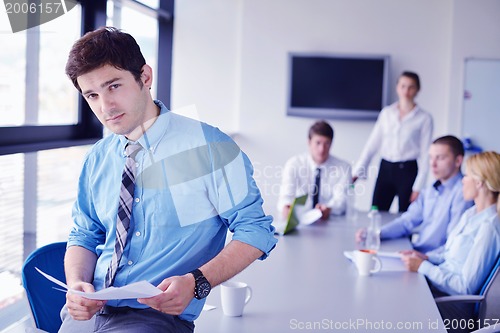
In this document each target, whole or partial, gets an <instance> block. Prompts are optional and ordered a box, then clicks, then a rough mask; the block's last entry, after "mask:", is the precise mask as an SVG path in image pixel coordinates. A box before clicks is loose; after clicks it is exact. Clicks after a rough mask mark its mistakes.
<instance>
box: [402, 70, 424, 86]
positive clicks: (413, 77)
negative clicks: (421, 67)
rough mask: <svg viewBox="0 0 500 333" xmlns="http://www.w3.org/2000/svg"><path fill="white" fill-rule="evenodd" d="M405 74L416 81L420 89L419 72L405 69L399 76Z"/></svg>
mask: <svg viewBox="0 0 500 333" xmlns="http://www.w3.org/2000/svg"><path fill="white" fill-rule="evenodd" d="M403 76H404V77H407V78H410V79H412V80H413V81H414V82H415V85H416V86H417V90H420V78H419V77H418V74H417V73H414V72H410V71H404V72H403V73H401V75H400V76H399V78H401V77H403ZM398 80H399V79H398Z"/></svg>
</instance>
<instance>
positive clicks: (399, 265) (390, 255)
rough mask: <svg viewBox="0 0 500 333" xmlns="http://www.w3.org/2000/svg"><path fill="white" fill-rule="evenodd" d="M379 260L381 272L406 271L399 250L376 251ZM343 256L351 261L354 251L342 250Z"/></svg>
mask: <svg viewBox="0 0 500 333" xmlns="http://www.w3.org/2000/svg"><path fill="white" fill-rule="evenodd" d="M377 255H378V257H379V259H380V261H381V262H382V270H381V271H382V272H404V271H407V269H406V267H405V265H404V264H403V261H401V254H400V253H399V252H383V251H382V252H378V253H377ZM344 256H345V257H346V258H347V259H349V260H350V261H353V257H354V251H344Z"/></svg>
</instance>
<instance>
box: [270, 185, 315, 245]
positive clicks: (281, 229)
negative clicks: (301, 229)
mask: <svg viewBox="0 0 500 333" xmlns="http://www.w3.org/2000/svg"><path fill="white" fill-rule="evenodd" d="M306 200H307V194H305V195H303V196H300V197H297V198H295V199H294V200H293V202H292V204H291V205H290V211H289V212H288V216H287V218H286V219H282V220H279V219H278V220H277V221H276V220H275V223H274V227H275V228H276V230H275V231H274V233H276V234H279V235H286V234H288V233H290V232H292V231H293V230H295V228H297V226H298V225H299V218H298V214H297V207H298V206H304V204H305V203H306Z"/></svg>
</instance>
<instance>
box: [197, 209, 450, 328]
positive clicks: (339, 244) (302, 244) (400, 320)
mask: <svg viewBox="0 0 500 333" xmlns="http://www.w3.org/2000/svg"><path fill="white" fill-rule="evenodd" d="M384 219H385V220H387V216H386V217H384ZM365 223H367V219H366V218H364V217H363V216H360V218H359V219H358V221H357V222H355V223H353V222H347V221H345V219H344V218H342V217H337V218H332V219H330V220H329V221H328V222H317V223H315V224H313V225H310V226H303V227H300V228H299V230H297V231H296V232H294V233H292V234H288V235H286V236H278V237H279V242H278V245H277V247H276V248H275V249H274V250H273V251H272V253H271V255H270V256H269V258H267V259H266V260H264V261H257V262H255V263H253V264H252V265H251V266H250V267H248V268H247V269H246V270H244V271H243V272H241V273H240V274H238V275H237V276H236V277H235V278H233V280H235V281H244V282H246V283H248V284H249V285H250V286H251V287H252V289H253V297H252V299H251V301H250V302H249V303H248V305H247V306H246V307H245V310H244V314H243V316H242V317H227V316H225V315H223V313H222V310H221V308H220V291H219V289H220V288H219V287H215V288H214V289H213V290H212V293H211V294H210V295H209V297H208V299H207V304H210V305H214V306H216V307H217V308H216V309H214V310H210V311H203V312H202V314H201V315H200V317H199V318H198V319H197V320H196V321H195V325H196V329H195V332H197V333H204V332H207V333H208V332H210V333H212V332H238V333H245V332H248V333H256V332H261V333H264V332H289V331H300V330H306V331H311V330H326V331H328V330H330V331H340V332H371V331H394V332H402V331H407V332H446V330H445V329H444V325H443V322H442V320H441V317H440V315H439V312H438V309H437V307H436V305H435V303H434V300H433V297H432V295H431V292H430V290H429V288H428V285H427V282H426V280H425V278H424V276H422V275H420V274H418V273H412V272H408V271H394V270H392V271H391V270H384V269H383V270H382V271H381V272H379V273H376V274H373V275H371V276H369V277H361V276H358V273H357V270H356V268H355V266H354V264H353V263H351V262H350V261H349V260H348V259H346V257H345V256H344V251H346V250H354V249H356V244H355V242H354V233H355V230H356V229H357V228H359V227H360V226H362V225H363V224H365ZM405 248H410V243H409V241H408V240H407V239H398V240H391V241H385V242H383V243H382V247H381V250H383V251H393V250H400V249H405Z"/></svg>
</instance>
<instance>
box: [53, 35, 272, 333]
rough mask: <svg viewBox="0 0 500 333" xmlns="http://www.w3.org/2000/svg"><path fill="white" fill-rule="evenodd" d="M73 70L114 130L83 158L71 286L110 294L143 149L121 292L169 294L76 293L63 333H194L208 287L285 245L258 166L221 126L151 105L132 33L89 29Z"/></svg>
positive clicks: (69, 266)
mask: <svg viewBox="0 0 500 333" xmlns="http://www.w3.org/2000/svg"><path fill="white" fill-rule="evenodd" d="M66 72H67V74H68V76H69V77H70V78H71V79H72V81H73V83H74V85H75V87H76V88H77V89H78V90H79V91H80V92H81V93H82V95H83V97H84V98H85V100H86V101H87V102H88V104H89V106H90V107H91V109H92V111H93V112H94V114H95V115H96V117H97V118H98V119H99V120H100V121H101V122H102V123H103V124H104V125H105V126H106V127H107V128H108V129H109V130H110V131H111V132H112V133H113V134H111V135H109V136H107V137H106V138H104V139H102V140H100V141H99V142H97V143H96V144H95V145H94V146H93V147H92V149H91V150H90V152H89V153H88V155H87V156H86V158H85V160H84V165H83V170H82V173H81V176H80V180H79V188H78V198H77V201H76V203H75V205H74V209H73V219H74V227H73V229H72V231H71V233H70V236H69V240H68V249H67V252H66V257H65V271H66V280H67V284H68V286H69V287H70V288H71V289H75V290H81V291H86V292H94V291H96V290H101V289H103V288H105V287H107V285H106V284H105V280H106V281H107V279H106V275H107V272H108V270H109V267H110V262H111V260H112V257H113V253H114V252H116V250H115V247H116V246H117V244H118V243H117V241H116V240H117V236H116V233H117V230H116V229H117V228H118V225H119V223H118V222H117V209H118V202H119V200H121V198H122V197H121V194H120V184H121V182H122V171H123V169H124V165H125V161H126V159H127V156H125V155H126V153H125V148H126V147H127V145H137V144H138V145H140V149H139V151H138V153H137V155H135V157H134V160H135V169H136V172H135V190H134V192H133V206H132V210H131V212H130V216H131V217H130V227H129V229H128V234H127V238H126V242H125V246H124V248H123V253H122V254H121V259H120V260H119V263H118V268H117V273H116V275H115V278H114V282H113V286H115V287H120V286H124V285H127V284H130V283H133V282H138V281H141V280H146V281H149V282H150V283H152V284H153V285H154V286H157V287H158V288H159V289H160V290H161V291H162V293H161V294H160V295H158V296H154V297H151V298H142V299H126V300H112V301H108V302H105V301H96V300H90V299H87V298H85V297H81V296H78V295H75V294H71V293H68V296H67V302H66V308H67V310H65V311H66V312H64V311H63V313H62V317H63V327H62V328H61V331H60V332H71V333H74V332H79V331H86V330H87V331H93V332H101V331H105V332H146V333H147V332H192V331H193V329H194V325H193V321H194V320H195V319H196V318H197V317H198V316H199V314H200V312H201V310H202V307H203V304H204V301H205V297H206V296H207V295H208V293H209V291H210V289H211V287H214V286H216V285H218V284H220V283H222V282H224V281H225V280H227V279H229V278H231V277H233V276H234V275H236V274H237V273H239V272H240V271H242V270H243V269H244V268H245V267H247V266H248V265H249V264H251V263H252V262H253V261H254V260H255V259H265V258H266V257H267V256H268V255H269V252H270V251H271V250H272V249H273V248H274V246H275V244H276V242H277V240H276V238H274V236H273V234H274V228H273V227H272V226H271V222H272V217H270V216H266V215H265V214H264V212H263V210H262V198H261V195H260V191H259V189H258V188H257V186H256V184H255V181H254V179H253V177H252V173H253V168H252V165H251V163H250V161H249V160H248V158H247V156H246V155H245V154H244V153H243V152H242V151H241V150H240V149H239V147H238V146H237V145H236V144H235V143H234V141H233V140H231V139H230V138H229V137H228V136H227V135H225V134H224V133H222V132H221V131H219V130H218V129H217V128H214V127H212V126H209V125H207V124H204V123H201V122H199V121H195V120H192V119H189V118H186V117H182V116H179V115H176V114H173V113H172V112H170V111H169V110H167V108H166V107H165V106H164V105H163V103H161V102H160V101H154V100H153V99H152V98H151V94H150V90H149V89H150V87H151V85H152V69H151V67H149V66H148V65H147V64H146V63H145V61H144V58H143V57H142V54H141V52H140V49H139V46H138V45H137V44H136V42H135V40H134V39H133V38H132V36H130V35H128V34H126V33H123V32H120V31H118V30H117V29H114V28H101V29H98V30H96V31H93V32H90V33H88V34H86V35H85V36H83V37H82V38H81V39H80V40H78V41H77V42H76V43H75V45H74V46H73V48H72V50H71V52H70V57H69V60H68V63H67V65H66ZM228 230H229V231H231V232H232V233H233V236H232V240H231V242H229V243H228V244H227V245H225V241H226V235H227V231H228ZM115 243H116V244H115ZM68 313H69V315H68ZM94 321H95V324H94ZM75 323H76V326H75ZM78 323H85V324H82V325H78ZM87 324H88V326H85V325H87ZM89 326H90V330H88V329H89V328H88V327H89ZM94 327H95V329H96V330H95V331H94Z"/></svg>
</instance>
